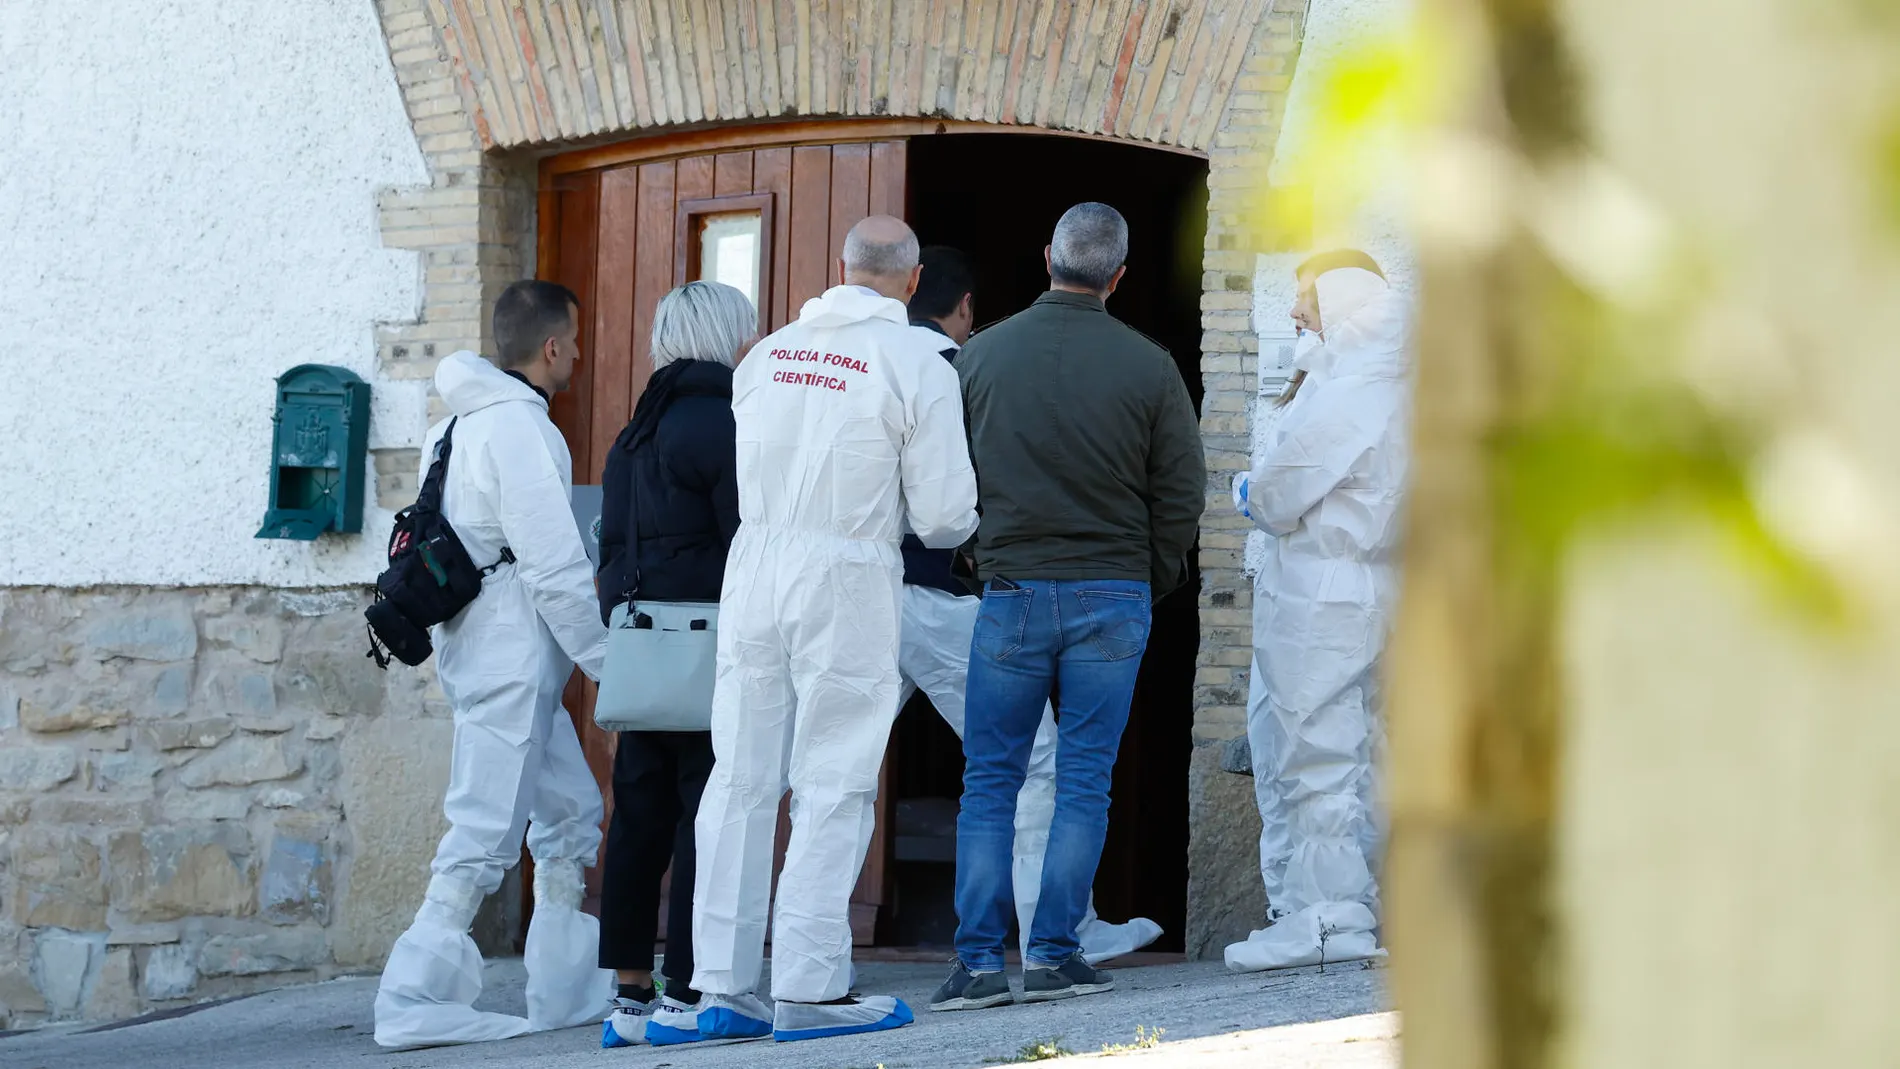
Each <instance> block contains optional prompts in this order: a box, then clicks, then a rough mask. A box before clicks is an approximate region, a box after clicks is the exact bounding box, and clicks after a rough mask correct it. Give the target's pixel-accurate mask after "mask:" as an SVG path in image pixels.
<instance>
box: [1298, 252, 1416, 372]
mask: <svg viewBox="0 0 1900 1069" xmlns="http://www.w3.org/2000/svg"><path fill="white" fill-rule="evenodd" d="M1315 285H1316V286H1317V287H1318V289H1319V314H1320V321H1321V322H1322V323H1324V324H1325V333H1324V337H1325V344H1324V345H1323V346H1321V347H1320V348H1318V349H1316V350H1313V351H1311V353H1310V354H1309V355H1308V356H1307V366H1308V368H1309V370H1310V371H1311V372H1312V373H1313V374H1314V375H1315V376H1316V377H1324V378H1337V377H1340V376H1364V377H1366V378H1381V379H1402V378H1404V377H1405V374H1406V369H1407V366H1408V358H1407V353H1406V349H1407V346H1408V344H1409V343H1410V340H1411V339H1410V337H1409V331H1408V329H1407V312H1408V308H1407V306H1406V300H1405V296H1404V295H1403V294H1401V293H1399V292H1398V291H1397V290H1394V289H1393V288H1392V287H1390V286H1388V285H1386V282H1385V280H1384V279H1382V278H1380V277H1379V276H1377V275H1375V274H1373V273H1372V272H1370V271H1364V270H1361V269H1359V268H1356V267H1354V268H1341V269H1340V270H1337V271H1328V272H1326V273H1325V274H1323V275H1321V276H1320V277H1319V279H1318V280H1317V282H1316V283H1315Z"/></svg>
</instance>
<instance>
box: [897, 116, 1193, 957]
mask: <svg viewBox="0 0 1900 1069" xmlns="http://www.w3.org/2000/svg"><path fill="white" fill-rule="evenodd" d="M908 199H909V220H910V223H911V225H912V227H913V228H914V229H915V230H916V231H917V235H918V237H919V239H920V240H921V241H922V242H923V243H924V244H926V245H936V244H941V245H953V246H955V247H957V248H959V249H961V250H962V251H963V252H964V253H965V254H967V255H968V256H969V257H970V258H971V260H972V261H973V263H974V266H975V270H976V278H977V281H976V297H975V300H976V319H977V322H978V323H989V322H993V321H995V320H998V319H1001V318H1003V317H1005V316H1008V315H1013V314H1014V313H1016V312H1018V311H1021V310H1022V309H1023V308H1025V307H1027V306H1028V305H1029V304H1030V302H1032V301H1034V300H1035V299H1036V297H1037V296H1038V295H1039V294H1041V293H1042V292H1043V291H1045V290H1046V289H1048V286H1049V277H1048V272H1047V270H1046V268H1045V266H1044V263H1043V247H1044V246H1045V245H1047V244H1048V242H1049V235H1050V233H1051V232H1052V231H1053V230H1054V228H1055V223H1056V220H1057V219H1058V218H1060V217H1061V215H1062V213H1063V212H1064V211H1066V210H1067V209H1068V208H1069V207H1070V206H1072V205H1074V204H1076V203H1079V202H1082V201H1090V200H1094V201H1102V202H1103V203H1106V204H1110V205H1113V206H1114V207H1115V208H1116V209H1117V210H1119V211H1120V212H1121V213H1122V215H1123V216H1124V217H1126V218H1127V220H1128V227H1129V250H1128V273H1127V275H1126V276H1125V277H1124V279H1123V281H1122V283H1121V285H1120V287H1119V288H1118V289H1117V290H1116V291H1115V294H1114V296H1112V297H1110V298H1109V302H1108V310H1109V312H1110V313H1111V314H1113V315H1114V316H1116V317H1117V318H1119V319H1121V320H1122V321H1123V322H1125V323H1127V324H1128V325H1129V326H1132V327H1134V328H1135V329H1136V330H1139V331H1141V332H1142V333H1144V334H1147V335H1148V336H1149V337H1151V338H1154V339H1155V340H1156V341H1158V342H1160V343H1161V344H1162V345H1163V346H1165V347H1166V348H1167V349H1168V350H1169V352H1171V353H1172V354H1173V355H1174V359H1175V363H1176V365H1177V366H1178V367H1179V368H1180V370H1181V376H1182V378H1183V379H1184V380H1185V381H1186V383H1187V387H1188V392H1189V394H1190V396H1191V397H1193V399H1194V403H1195V405H1196V407H1197V408H1198V407H1199V405H1200V403H1201V394H1202V389H1201V370H1200V364H1201V353H1200V338H1201V312H1200V298H1201V253H1202V245H1203V240H1204V235H1205V234H1206V232H1207V163H1206V161H1204V160H1201V159H1198V158H1195V157H1191V156H1185V155H1180V154H1176V153H1171V152H1165V151H1160V150H1156V149H1147V148H1141V147H1138V146H1133V145H1121V144H1112V143H1107V142H1099V141H1087V140H1082V139H1077V138H1064V137H1055V136H1049V137H1044V136H1036V135H1024V134H949V135H939V136H935V137H917V138H913V139H911V142H910V152H909V198H908ZM1189 559H1190V561H1191V562H1192V561H1193V559H1194V558H1193V557H1192V556H1190V558H1189ZM1191 567H1192V565H1191ZM1199 589H1200V574H1199V570H1198V568H1194V570H1192V571H1191V572H1190V574H1189V577H1188V582H1187V584H1186V585H1185V586H1184V587H1182V588H1181V589H1180V590H1178V591H1176V592H1175V593H1174V594H1173V595H1171V596H1169V597H1167V598H1165V599H1163V600H1162V601H1161V602H1159V603H1158V604H1157V605H1156V606H1155V617H1154V628H1153V634H1152V637H1151V638H1150V640H1149V644H1148V651H1147V654H1146V655H1145V656H1144V658H1143V660H1142V667H1141V678H1140V682H1139V683H1138V684H1137V687H1136V692H1135V700H1134V706H1133V709H1132V710H1131V713H1130V716H1129V723H1128V730H1127V733H1126V734H1125V735H1124V736H1123V737H1122V746H1121V754H1120V757H1119V759H1118V760H1117V762H1116V765H1115V778H1114V787H1113V793H1112V798H1113V802H1112V804H1111V807H1110V810H1109V828H1108V841H1107V844H1106V846H1105V848H1104V849H1103V852H1102V863H1101V866H1100V868H1099V869H1098V870H1097V874H1096V880H1095V894H1096V907H1097V910H1098V911H1099V912H1100V913H1101V915H1102V917H1103V919H1105V920H1108V921H1124V920H1127V919H1128V918H1129V917H1132V916H1145V917H1150V918H1152V919H1154V920H1155V921H1156V922H1158V923H1159V924H1160V925H1161V926H1162V928H1163V930H1164V932H1165V934H1164V935H1163V936H1162V938H1161V939H1160V941H1158V942H1157V943H1156V944H1154V946H1152V947H1151V948H1150V949H1152V950H1162V951H1179V950H1181V949H1182V947H1183V943H1182V936H1183V932H1184V930H1185V928H1186V922H1187V882H1188V869H1187V849H1188V797H1187V782H1188V765H1189V758H1190V754H1191V751H1192V749H1193V740H1192V729H1193V722H1194V706H1193V693H1194V673H1195V660H1196V657H1197V654H1198V653H1199V649H1200V619H1199V605H1198V595H1197V592H1198V591H1199ZM891 771H892V776H891V785H892V795H893V797H892V799H891V801H892V803H893V806H892V809H891V812H892V813H893V815H894V817H895V823H896V825H897V827H896V829H895V839H896V843H895V854H896V857H895V862H896V864H895V871H894V874H893V875H894V882H893V888H892V900H891V902H890V909H889V910H888V911H887V913H886V917H885V930H884V932H883V933H882V936H881V938H880V942H889V943H896V944H900V945H902V944H911V945H947V944H948V943H949V942H950V940H951V936H952V935H953V934H954V931H955V924H956V917H955V912H954V910H953V908H952V906H951V884H952V873H953V867H954V866H953V865H952V864H951V862H952V861H953V860H954V853H951V854H949V856H947V857H946V856H944V851H945V850H946V849H948V850H951V851H953V850H954V845H955V838H954V836H955V813H956V799H957V798H958V796H959V795H961V793H962V784H963V754H962V750H961V747H960V745H959V744H958V742H957V739H956V736H955V735H954V734H952V733H951V731H950V729H949V728H948V727H946V726H945V725H944V723H943V721H942V720H941V719H940V718H939V717H938V716H936V714H935V713H934V711H932V709H931V707H930V704H929V701H928V700H927V699H925V698H924V697H923V696H922V695H919V696H918V697H917V698H916V699H915V700H913V701H912V702H911V704H910V705H909V706H907V707H906V708H905V709H904V711H903V713H902V715H901V716H900V717H899V719H898V723H897V728H896V731H895V735H894V745H893V749H892V769H891ZM946 833H947V834H948V836H949V838H948V839H947V840H946V839H945V835H946Z"/></svg>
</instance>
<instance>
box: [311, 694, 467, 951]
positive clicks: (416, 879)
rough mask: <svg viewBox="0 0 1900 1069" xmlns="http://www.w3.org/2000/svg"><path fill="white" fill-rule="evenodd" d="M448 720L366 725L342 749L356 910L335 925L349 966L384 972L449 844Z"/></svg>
mask: <svg viewBox="0 0 1900 1069" xmlns="http://www.w3.org/2000/svg"><path fill="white" fill-rule="evenodd" d="M454 731H455V728H454V724H453V723H451V722H449V721H446V720H389V719H382V718H376V719H370V720H360V721H358V722H357V723H356V724H355V725H354V726H352V727H351V729H350V732H349V734H348V735H346V736H344V738H343V742H342V744H341V750H342V769H341V776H340V780H339V783H340V787H341V795H342V799H343V814H344V819H345V821H346V825H345V826H346V827H347V828H348V829H349V837H350V838H349V841H348V842H347V843H345V844H343V845H344V848H345V849H346V850H348V851H349V852H350V858H351V860H350V865H349V870H348V871H349V878H348V883H347V886H345V887H342V888H339V890H338V899H339V900H341V901H344V902H347V903H348V908H346V909H343V910H340V911H339V915H338V918H337V922H336V924H335V925H334V926H333V928H332V931H333V933H334V938H333V946H334V949H335V952H336V960H337V963H338V964H341V965H357V966H376V965H380V964H381V963H382V960H383V958H384V957H385V956H386V955H387V954H388V953H389V947H390V944H392V943H394V942H395V941H396V937H397V936H399V935H401V934H402V932H403V929H405V928H407V927H408V926H409V922H410V920H412V919H413V918H414V917H415V913H416V907H417V906H419V905H421V904H422V892H423V890H424V889H425V888H426V887H427V886H428V882H429V870H428V866H427V865H424V864H421V863H420V859H423V858H427V857H429V856H431V855H432V854H433V853H434V851H435V846H436V843H437V842H438V841H439V840H440V839H441V838H442V832H443V831H444V830H445V824H444V820H443V817H442V795H443V792H445V791H446V790H447V789H448V780H449V745H450V741H451V739H452V738H453V736H454Z"/></svg>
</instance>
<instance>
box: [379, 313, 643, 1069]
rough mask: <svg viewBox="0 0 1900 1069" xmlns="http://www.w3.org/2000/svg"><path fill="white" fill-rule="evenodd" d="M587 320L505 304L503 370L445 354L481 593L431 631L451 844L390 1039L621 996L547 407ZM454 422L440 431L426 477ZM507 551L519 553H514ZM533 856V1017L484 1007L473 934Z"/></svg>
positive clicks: (500, 1025) (558, 1024) (459, 476)
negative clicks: (585, 904)
mask: <svg viewBox="0 0 1900 1069" xmlns="http://www.w3.org/2000/svg"><path fill="white" fill-rule="evenodd" d="M579 314H580V308H579V304H578V302H577V301H576V300H575V297H574V295H573V293H571V292H569V291H568V290H567V289H566V288H565V287H562V286H558V285H555V284H554V283H551V282H538V281H527V282H517V283H515V284H514V285H512V286H509V287H508V288H507V289H506V290H504V291H502V294H501V297H500V299H498V300H497V301H496V302H495V314H494V331H495V344H496V350H497V357H496V360H495V362H494V363H490V362H489V361H487V360H484V359H483V358H481V357H479V356H477V355H475V354H474V353H471V352H458V353H454V354H452V355H450V356H448V357H447V358H445V359H444V360H443V361H442V363H441V366H440V367H438V368H437V369H436V373H435V386H436V390H437V392H439V393H440V394H441V395H442V400H443V401H444V402H446V403H447V405H448V408H449V411H450V412H451V413H453V415H454V416H455V421H454V438H453V446H452V448H451V452H450V456H449V463H448V471H447V475H446V477H445V480H444V485H443V494H442V512H443V515H444V517H445V518H446V519H447V520H448V521H449V524H450V525H451V526H452V527H453V528H454V529H455V533H456V534H457V536H459V537H460V538H461V541H462V545H463V546H464V547H465V548H466V549H467V550H468V554H469V557H470V559H472V560H473V561H474V562H475V563H476V564H477V565H478V566H481V567H487V566H488V565H489V564H490V563H492V562H496V561H502V562H504V563H502V564H501V565H500V566H499V567H497V568H496V569H495V570H494V571H493V572H491V573H490V574H488V575H487V576H486V578H484V579H483V581H482V592H481V594H480V596H478V597H477V598H476V599H475V600H474V601H473V602H470V603H469V605H468V607H467V608H465V609H463V610H462V612H461V613H460V614H459V615H457V616H456V617H455V618H454V619H452V620H450V621H449V622H447V623H445V624H442V625H440V626H438V627H437V628H435V631H434V635H433V637H434V642H435V648H436V650H437V657H436V669H437V675H438V677H439V678H440V680H441V683H442V691H443V693H444V694H446V695H447V696H448V699H449V705H450V707H451V708H452V709H453V710H454V713H455V741H454V746H453V749H452V751H451V754H450V764H449V791H448V796H447V798H446V799H445V800H444V801H443V804H442V809H443V813H444V814H445V815H446V816H447V817H448V821H449V830H448V833H447V834H445V835H444V836H443V837H442V843H441V846H440V847H438V848H437V850H436V855H435V862H434V864H433V865H432V866H431V868H432V871H433V875H432V876H431V877H430V879H429V889H428V892H427V894H426V895H425V896H424V900H423V904H422V908H421V909H419V910H417V912H416V919H415V922H414V923H413V924H411V925H410V926H409V930H408V931H406V932H404V933H403V934H402V937H401V938H400V939H398V940H397V941H396V945H395V947H394V948H393V949H392V950H391V951H390V953H389V961H388V964H387V965H385V966H384V968H383V977H382V983H381V985H380V986H379V987H378V989H377V992H376V1042H377V1043H379V1044H381V1045H383V1046H385V1047H415V1046H430V1045H435V1044H441V1043H474V1042H480V1041H483V1040H491V1039H506V1038H508V1037H510V1036H517V1035H521V1034H522V1033H524V1032H530V1031H541V1030H545V1029H555V1028H569V1027H572V1026H575V1025H579V1024H589V1023H592V1022H593V1021H595V1020H596V1019H598V1017H599V1015H600V1014H601V1013H602V1012H603V1011H604V1010H605V1009H606V1007H607V1006H608V1004H609V1003H610V1001H611V996H612V994H613V986H612V974H611V973H609V972H607V971H606V970H603V969H599V968H597V967H595V964H594V958H595V951H596V949H597V946H598V943H599V922H597V921H596V920H595V919H594V918H592V917H589V916H587V915H586V914H584V913H582V912H581V911H580V901H581V869H582V868H583V867H584V866H587V865H591V864H593V863H594V859H595V856H596V855H597V854H598V852H599V849H600V820H601V812H602V806H601V797H600V788H599V786H598V785H597V784H596V783H595V782H594V776H593V773H592V772H590V771H589V770H588V767H587V762H586V760H585V759H584V758H583V757H582V755H581V745H580V740H579V738H578V737H577V736H576V735H575V733H574V723H573V721H572V720H571V719H569V716H568V713H567V711H566V710H565V709H563V708H562V707H561V691H562V690H563V689H564V688H565V687H566V686H567V680H568V677H569V676H570V675H572V674H573V671H574V667H575V665H579V666H580V668H581V670H582V671H583V672H586V673H587V675H588V676H589V677H590V678H599V675H600V667H601V660H602V658H603V657H604V656H605V654H606V644H607V631H606V628H605V627H603V626H602V625H601V622H600V611H599V603H598V602H597V601H596V600H595V596H594V570H593V566H592V565H590V564H589V563H588V560H587V553H586V550H585V549H584V548H583V547H582V545H581V536H580V530H579V528H578V527H577V526H576V525H575V522H574V515H573V512H572V511H571V506H570V504H569V495H570V493H571V483H570V479H571V472H570V461H569V456H568V451H567V445H566V443H565V442H563V441H562V440H561V435H560V432H559V431H557V430H555V428H554V424H553V423H552V422H550V421H549V419H548V398H549V397H550V396H551V395H552V394H554V393H556V392H558V391H560V390H563V389H565V388H566V387H567V384H568V380H569V379H570V378H571V377H572V375H573V370H574V365H575V363H576V362H577V361H578V360H579V359H580V348H579V346H578V345H577V344H576V341H575V335H576V332H577V329H578V324H579ZM446 427H447V424H443V425H438V426H436V427H434V428H432V429H431V430H430V432H429V437H428V440H427V442H426V444H425V447H424V448H423V450H422V458H423V459H422V467H423V471H424V472H425V473H426V472H427V470H428V467H429V463H430V461H431V460H432V459H433V456H434V453H435V445H436V443H437V442H438V441H440V440H441V437H442V434H443V431H444V430H445V429H446ZM504 551H507V552H504ZM524 832H525V834H526V837H527V843H528V852H529V854H530V855H531V856H533V858H534V902H535V908H534V917H533V919H532V920H531V921H530V922H529V925H528V943H527V952H526V957H527V968H528V987H527V1004H528V1005H527V1009H528V1015H527V1017H526V1018H521V1017H515V1016H512V1015H509V1014H502V1013H490V1012H482V1011H477V1010H476V1009H474V1008H473V1006H472V1003H473V1002H474V1001H475V999H476V996H478V995H480V994H481V990H482V958H481V953H480V952H479V951H477V950H476V949H475V941H474V940H473V939H471V938H469V934H468V933H469V925H470V923H471V922H472V921H473V920H474V918H475V909H476V907H477V906H478V905H480V904H481V901H482V899H483V898H484V897H485V896H487V895H489V894H491V893H493V892H494V890H495V889H496V887H498V886H499V885H500V884H501V877H502V873H503V871H504V870H506V869H508V868H509V867H510V866H512V865H514V864H515V863H516V862H517V861H518V860H519V859H520V857H521V842H522V837H523V834H524Z"/></svg>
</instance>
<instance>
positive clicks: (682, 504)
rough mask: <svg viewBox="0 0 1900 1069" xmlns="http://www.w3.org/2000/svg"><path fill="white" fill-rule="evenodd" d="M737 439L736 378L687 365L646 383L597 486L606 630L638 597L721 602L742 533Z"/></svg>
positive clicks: (711, 367) (704, 365)
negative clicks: (731, 551)
mask: <svg viewBox="0 0 1900 1069" xmlns="http://www.w3.org/2000/svg"><path fill="white" fill-rule="evenodd" d="M734 434H735V432H734V429H733V422H732V369H731V368H729V367H726V366H725V365H723V364H716V363H712V362H711V361H706V360H681V361H678V362H676V363H672V364H668V365H667V366H666V367H663V368H661V369H660V370H659V371H657V372H654V374H653V377H652V378H651V379H649V380H648V381H647V387H646V390H645V391H644V392H643V393H641V394H640V400H639V402H638V403H637V404H635V405H634V408H633V418H632V419H630V420H628V421H627V426H626V429H625V430H622V431H621V432H620V437H619V438H618V439H616V440H615V441H614V444H613V448H612V449H610V450H608V452H607V465H606V470H605V471H604V472H602V474H601V477H600V485H601V508H600V515H601V520H600V572H599V579H600V616H601V619H602V621H605V620H606V619H607V617H608V616H609V614H611V613H612V611H613V607H614V606H615V605H617V604H619V603H621V602H623V601H625V600H627V598H629V597H631V596H633V595H635V594H636V593H637V594H638V595H639V596H640V597H642V598H646V599H649V600H653V601H718V600H719V590H720V586H721V585H722V584H723V583H724V582H725V575H726V551H727V549H728V548H730V547H731V545H732V536H733V532H735V531H737V530H738V529H739V487H738V483H737V482H736V481H735V479H734V470H733V469H734V467H735V464H736V452H737V451H736V448H735V446H734V444H733V439H734ZM636 525H637V530H638V532H639V538H638V543H639V546H638V552H637V555H636V552H635V547H634V543H635V539H634V537H633V534H632V532H633V531H634V530H636Z"/></svg>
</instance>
